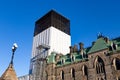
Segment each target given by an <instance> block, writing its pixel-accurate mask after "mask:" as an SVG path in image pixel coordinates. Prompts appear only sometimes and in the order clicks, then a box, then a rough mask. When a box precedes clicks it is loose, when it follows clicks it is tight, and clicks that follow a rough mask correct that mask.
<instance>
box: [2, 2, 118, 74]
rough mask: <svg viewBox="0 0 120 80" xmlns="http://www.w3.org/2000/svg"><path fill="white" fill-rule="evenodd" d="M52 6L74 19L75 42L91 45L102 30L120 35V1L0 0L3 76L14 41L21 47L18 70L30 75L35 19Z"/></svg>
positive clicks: (72, 33)
mask: <svg viewBox="0 0 120 80" xmlns="http://www.w3.org/2000/svg"><path fill="white" fill-rule="evenodd" d="M51 9H54V10H56V11H57V12H59V13H60V14H62V15H64V16H65V17H67V18H69V19H70V21H71V36H72V45H73V44H77V43H79V42H83V43H84V44H85V47H87V46H90V45H91V42H92V41H95V40H96V39H97V34H98V32H101V33H102V34H103V35H105V36H108V37H109V38H115V37H118V36H120V1H119V0H0V75H1V74H2V73H3V72H4V71H5V69H6V68H7V67H8V64H9V62H10V59H11V53H12V52H11V47H12V45H13V43H14V42H16V43H17V44H18V46H19V47H18V49H17V50H16V52H15V58H14V67H15V70H16V73H17V75H18V76H22V75H25V74H28V71H29V63H30V57H31V52H32V41H33V31H34V22H35V21H36V20H37V19H39V18H40V17H41V16H43V15H44V14H45V13H47V12H48V11H50V10H51Z"/></svg>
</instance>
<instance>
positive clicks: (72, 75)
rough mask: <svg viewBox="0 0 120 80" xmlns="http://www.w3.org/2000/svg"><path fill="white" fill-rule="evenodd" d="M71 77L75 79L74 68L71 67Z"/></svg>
mask: <svg viewBox="0 0 120 80" xmlns="http://www.w3.org/2000/svg"><path fill="white" fill-rule="evenodd" d="M71 77H72V78H74V79H75V69H74V68H72V69H71Z"/></svg>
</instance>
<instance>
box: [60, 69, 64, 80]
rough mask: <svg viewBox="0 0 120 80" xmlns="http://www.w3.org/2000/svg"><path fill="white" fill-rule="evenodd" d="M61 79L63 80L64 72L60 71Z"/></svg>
mask: <svg viewBox="0 0 120 80" xmlns="http://www.w3.org/2000/svg"><path fill="white" fill-rule="evenodd" d="M61 79H62V80H64V71H61Z"/></svg>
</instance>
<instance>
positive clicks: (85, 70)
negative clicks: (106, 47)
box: [82, 65, 88, 76]
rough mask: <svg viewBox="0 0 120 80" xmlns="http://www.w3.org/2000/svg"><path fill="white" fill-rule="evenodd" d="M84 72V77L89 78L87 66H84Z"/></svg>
mask: <svg viewBox="0 0 120 80" xmlns="http://www.w3.org/2000/svg"><path fill="white" fill-rule="evenodd" d="M82 71H83V75H84V76H87V75H88V69H87V66H85V65H84V66H83V67H82Z"/></svg>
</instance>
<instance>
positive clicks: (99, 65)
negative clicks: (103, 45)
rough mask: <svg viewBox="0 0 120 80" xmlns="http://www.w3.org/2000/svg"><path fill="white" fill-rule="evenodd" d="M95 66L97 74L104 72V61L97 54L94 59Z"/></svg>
mask: <svg viewBox="0 0 120 80" xmlns="http://www.w3.org/2000/svg"><path fill="white" fill-rule="evenodd" d="M95 68H96V73H97V74H99V73H105V68H104V62H103V60H102V59H101V58H100V57H99V56H97V58H96V60H95Z"/></svg>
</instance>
